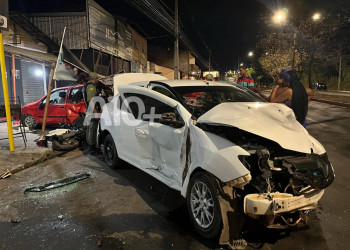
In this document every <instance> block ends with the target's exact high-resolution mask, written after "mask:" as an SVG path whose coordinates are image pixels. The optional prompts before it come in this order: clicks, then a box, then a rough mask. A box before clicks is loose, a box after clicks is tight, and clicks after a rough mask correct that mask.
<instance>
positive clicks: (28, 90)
mask: <svg viewBox="0 0 350 250" xmlns="http://www.w3.org/2000/svg"><path fill="white" fill-rule="evenodd" d="M21 69H22V87H23V103H24V105H26V104H28V103H31V102H35V101H37V100H39V98H40V97H42V96H43V95H44V91H45V90H44V80H43V74H45V71H44V72H43V67H42V65H41V64H38V63H34V62H27V61H21Z"/></svg>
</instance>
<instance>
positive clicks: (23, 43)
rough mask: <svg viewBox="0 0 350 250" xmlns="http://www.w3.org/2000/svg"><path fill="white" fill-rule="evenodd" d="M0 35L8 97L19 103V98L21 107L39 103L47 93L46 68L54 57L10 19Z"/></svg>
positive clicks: (1, 95) (1, 93)
mask: <svg viewBox="0 0 350 250" xmlns="http://www.w3.org/2000/svg"><path fill="white" fill-rule="evenodd" d="M3 36H4V50H5V64H6V78H7V85H8V91H9V93H8V94H9V96H10V98H11V99H12V100H14V97H16V101H17V102H18V98H17V97H19V99H20V101H21V104H22V105H23V104H28V103H31V102H33V101H36V100H38V99H39V98H40V97H42V96H43V95H44V94H46V91H47V83H48V80H49V65H50V62H51V61H55V60H56V57H55V56H53V55H50V54H47V53H46V52H47V47H46V46H45V45H43V44H42V43H40V42H38V41H37V40H35V39H33V38H32V37H31V36H30V34H28V33H27V32H26V31H24V30H23V29H22V28H21V27H20V26H18V25H17V24H15V23H14V22H12V20H10V21H9V30H7V31H3ZM13 59H14V60H13ZM13 66H14V67H13ZM0 74H1V73H0ZM13 76H14V77H13ZM0 78H1V77H0ZM0 83H1V80H0ZM0 86H1V87H0V98H3V88H2V85H0Z"/></svg>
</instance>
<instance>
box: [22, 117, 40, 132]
mask: <svg viewBox="0 0 350 250" xmlns="http://www.w3.org/2000/svg"><path fill="white" fill-rule="evenodd" d="M21 123H22V124H23V125H24V126H25V127H28V128H29V129H34V128H35V127H36V125H37V123H36V121H35V119H34V117H33V116H31V115H30V114H25V115H23V116H22V120H21Z"/></svg>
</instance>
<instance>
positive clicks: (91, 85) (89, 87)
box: [84, 72, 100, 154]
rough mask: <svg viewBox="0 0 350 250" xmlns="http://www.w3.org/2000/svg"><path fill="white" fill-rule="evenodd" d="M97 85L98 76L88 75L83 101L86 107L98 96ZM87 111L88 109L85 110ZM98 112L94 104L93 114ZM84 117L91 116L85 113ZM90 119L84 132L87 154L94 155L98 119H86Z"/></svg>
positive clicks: (98, 109) (97, 105)
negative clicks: (87, 146)
mask: <svg viewBox="0 0 350 250" xmlns="http://www.w3.org/2000/svg"><path fill="white" fill-rule="evenodd" d="M97 83H98V74H97V73H95V72H93V73H90V74H89V81H88V82H87V83H86V84H85V86H84V88H85V101H86V106H87V107H88V105H89V104H90V101H91V99H92V98H93V97H95V96H99V93H98V89H97V86H96V85H97ZM86 110H88V108H87V109H86ZM99 111H100V105H99V103H96V104H95V107H94V109H93V113H98V112H99ZM86 115H87V116H88V115H91V114H88V113H86ZM87 118H90V123H89V125H88V127H87V130H86V141H87V143H88V145H89V153H90V154H96V153H97V148H96V137H97V128H98V123H99V120H100V119H98V118H94V117H87Z"/></svg>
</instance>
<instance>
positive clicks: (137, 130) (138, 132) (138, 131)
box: [135, 128, 147, 137]
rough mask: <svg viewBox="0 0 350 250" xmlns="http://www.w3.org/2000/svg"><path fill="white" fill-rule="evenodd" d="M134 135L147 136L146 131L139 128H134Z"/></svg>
mask: <svg viewBox="0 0 350 250" xmlns="http://www.w3.org/2000/svg"><path fill="white" fill-rule="evenodd" d="M135 135H136V136H140V137H147V134H146V132H145V131H143V130H142V129H140V128H137V129H135Z"/></svg>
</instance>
